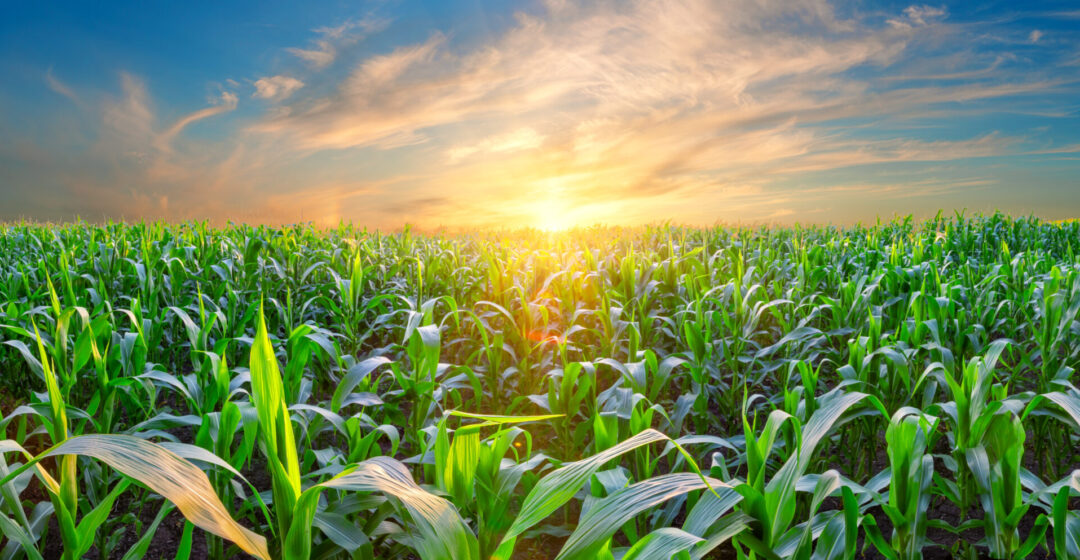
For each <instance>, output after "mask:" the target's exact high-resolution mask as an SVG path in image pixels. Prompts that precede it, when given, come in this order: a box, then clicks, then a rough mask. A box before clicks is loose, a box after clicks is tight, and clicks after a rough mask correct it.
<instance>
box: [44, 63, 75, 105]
mask: <svg viewBox="0 0 1080 560" xmlns="http://www.w3.org/2000/svg"><path fill="white" fill-rule="evenodd" d="M45 83H46V84H47V85H48V86H49V89H51V90H53V91H54V92H56V93H59V94H60V95H63V96H64V97H66V98H68V99H70V100H72V101H74V102H75V103H76V104H79V103H81V101H79V96H78V95H75V92H74V91H73V90H72V89H71V88H70V87H68V85H67V84H65V83H64V82H61V81H60V79H59V78H57V77H56V76H55V75H54V74H53V69H52V67H51V66H50V67H49V69H48V70H46V71H45Z"/></svg>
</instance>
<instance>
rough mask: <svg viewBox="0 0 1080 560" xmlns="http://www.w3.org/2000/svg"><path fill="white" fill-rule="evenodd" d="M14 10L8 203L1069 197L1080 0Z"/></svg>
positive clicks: (3, 88)
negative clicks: (1079, 1)
mask: <svg viewBox="0 0 1080 560" xmlns="http://www.w3.org/2000/svg"><path fill="white" fill-rule="evenodd" d="M4 12H5V15H4V16H3V17H2V18H0V76H2V78H0V219H4V220H13V219H19V218H30V219H38V220H66V219H73V218H75V217H77V216H81V217H82V218H84V219H87V220H91V221H99V220H102V219H109V218H112V219H127V220H135V219H167V220H172V221H180V220H189V219H209V220H211V221H213V222H214V223H223V222H224V221H226V220H233V221H246V222H261V223H272V224H279V223H288V222H296V221H314V222H318V223H323V224H328V223H336V222H337V221H338V220H342V219H344V220H346V221H352V222H354V223H358V224H363V225H368V226H371V227H377V228H384V229H386V228H396V227H399V226H401V225H402V224H403V223H406V222H408V223H412V224H416V225H418V226H420V227H423V228H436V227H440V226H446V227H451V228H453V227H469V226H498V227H503V226H509V227H516V226H536V227H542V228H561V227H566V226H571V225H585V224H592V223H607V224H640V223H651V222H658V221H673V222H679V223H687V224H703V225H707V224H713V223H717V222H726V223H736V222H738V223H758V222H769V223H792V222H802V223H810V222H815V223H836V224H849V223H854V222H858V221H862V222H872V221H874V220H875V219H876V218H877V217H881V218H890V217H892V216H894V215H898V214H899V215H904V214H915V215H916V216H917V217H925V216H928V215H933V214H934V213H936V212H937V210H938V209H945V210H947V211H951V210H952V209H955V208H968V209H969V211H972V212H974V211H983V212H986V211H993V210H995V209H1001V210H1003V211H1007V212H1009V213H1013V214H1036V215H1039V216H1042V217H1045V218H1051V219H1060V218H1068V217H1080V5H1078V4H1077V3H1076V2H1059V3H1046V4H1039V3H1019V2H1011V1H1007V2H956V3H952V4H936V3H934V4H926V5H923V4H910V3H907V2H850V1H840V2H825V1H815V0H808V1H799V0H790V1H789V0H762V1H757V2H753V1H731V2H708V1H694V0H688V1H662V0H655V1H640V2H571V1H568V0H567V1H561V0H551V1H547V2H540V1H535V2H533V1H529V2H508V1H495V0H492V1H480V0H469V1H466V0H462V1H427V2H413V1H405V0H402V1H380V2H366V3H365V2H339V1H335V2H318V3H314V2H311V3H308V2H304V3H284V2H264V1H259V2H256V1H246V2H220V3H219V2H206V3H196V2H159V1H150V2H107V3H98V2H70V3H64V2H20V3H9V4H8V5H7V6H6V7H5V8H4Z"/></svg>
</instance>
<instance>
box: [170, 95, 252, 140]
mask: <svg viewBox="0 0 1080 560" xmlns="http://www.w3.org/2000/svg"><path fill="white" fill-rule="evenodd" d="M236 105H237V99H236V94H234V93H232V92H228V91H226V92H222V93H221V97H220V98H218V99H216V100H215V104H214V105H211V106H210V107H205V108H203V109H199V110H198V111H194V112H192V113H188V114H187V115H184V116H183V117H181V118H179V119H178V120H177V121H176V122H175V123H173V124H172V126H170V127H169V128H167V129H165V131H164V132H162V133H161V134H160V135H159V136H158V137H157V142H156V145H157V146H158V148H159V149H161V150H162V151H168V150H169V149H170V145H171V144H172V141H173V139H174V138H176V136H177V135H178V134H180V132H181V131H182V130H184V128H186V127H187V126H188V125H190V124H191V123H193V122H196V121H201V120H202V119H205V118H208V117H213V116H214V115H220V114H222V113H227V112H229V111H232V110H233V109H235V108H236Z"/></svg>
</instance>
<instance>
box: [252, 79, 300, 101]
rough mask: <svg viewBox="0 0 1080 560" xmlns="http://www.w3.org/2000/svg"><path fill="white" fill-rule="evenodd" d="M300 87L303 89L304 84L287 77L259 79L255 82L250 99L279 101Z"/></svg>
mask: <svg viewBox="0 0 1080 560" xmlns="http://www.w3.org/2000/svg"><path fill="white" fill-rule="evenodd" d="M302 87H304V82H301V81H300V80H297V79H296V78H290V77H289V76H270V77H267V78H259V79H258V80H255V93H254V94H252V97H254V98H256V99H270V100H274V101H280V100H282V99H285V98H286V97H289V96H290V95H292V94H293V92H295V91H296V90H298V89H300V88H302Z"/></svg>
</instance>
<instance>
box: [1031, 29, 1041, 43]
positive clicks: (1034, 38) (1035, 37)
mask: <svg viewBox="0 0 1080 560" xmlns="http://www.w3.org/2000/svg"><path fill="white" fill-rule="evenodd" d="M1042 38H1043V32H1042V31H1039V30H1038V29H1033V30H1032V31H1031V33H1030V34H1028V41H1029V42H1031V43H1038V42H1039V39H1042Z"/></svg>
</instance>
